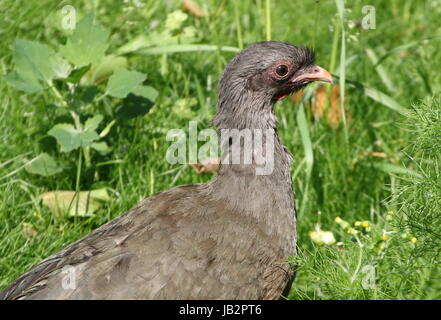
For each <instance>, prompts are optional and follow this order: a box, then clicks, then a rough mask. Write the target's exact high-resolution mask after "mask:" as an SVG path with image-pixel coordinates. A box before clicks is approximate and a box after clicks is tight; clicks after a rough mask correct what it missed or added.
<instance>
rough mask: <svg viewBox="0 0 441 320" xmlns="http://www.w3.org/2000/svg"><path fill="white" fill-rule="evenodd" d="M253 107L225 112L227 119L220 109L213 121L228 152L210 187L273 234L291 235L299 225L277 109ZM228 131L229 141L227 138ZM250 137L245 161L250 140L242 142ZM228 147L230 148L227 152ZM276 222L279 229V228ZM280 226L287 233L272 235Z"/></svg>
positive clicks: (227, 203)
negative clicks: (284, 227)
mask: <svg viewBox="0 0 441 320" xmlns="http://www.w3.org/2000/svg"><path fill="white" fill-rule="evenodd" d="M247 107H249V108H247ZM244 108H247V109H248V110H247V109H245V110H244ZM252 108H254V109H252V110H251V106H246V105H242V108H240V106H235V107H232V108H227V109H228V110H230V113H229V114H228V113H225V114H224V113H223V112H222V110H220V112H219V111H218V114H217V115H216V117H215V119H214V121H213V122H214V123H215V124H216V125H217V127H218V130H219V134H220V135H221V141H222V142H223V143H224V147H223V155H222V160H221V166H220V169H219V172H218V176H217V177H216V178H215V179H214V180H213V181H212V182H211V188H212V193H213V194H214V195H215V196H216V197H217V198H219V199H220V200H222V201H223V203H225V205H226V206H228V207H230V208H231V209H232V210H234V211H235V212H241V213H243V214H249V215H252V216H254V217H255V218H257V219H258V220H259V221H261V222H263V223H264V225H266V226H267V227H268V230H271V231H270V232H277V233H279V232H281V233H283V232H285V231H287V230H292V228H293V224H295V209H294V194H293V188H292V181H291V174H290V163H291V154H290V153H289V152H288V151H287V149H286V148H285V147H284V146H283V145H282V144H281V142H280V140H279V137H278V134H277V120H276V117H275V115H274V113H273V105H262V106H258V105H256V104H254V105H253V106H252ZM243 111H248V112H243ZM235 112H237V113H236V114H235ZM235 129H236V131H235ZM225 132H227V134H229V135H230V136H229V137H228V136H227V137H225V136H224V134H225ZM247 135H251V140H252V147H251V151H252V156H251V161H250V158H249V157H248V159H247V158H246V153H247V143H248V144H249V140H248V141H246V139H242V138H243V137H244V136H247ZM225 144H227V145H228V146H229V147H228V148H225ZM259 145H260V146H261V148H259V147H258V146H259ZM256 146H257V148H256ZM248 147H249V145H248ZM248 151H249V150H248ZM234 153H236V155H237V153H239V154H240V157H239V158H240V160H239V162H237V160H236V161H234ZM259 153H260V155H259ZM259 156H260V158H259ZM262 156H263V157H262ZM236 159H237V158H236ZM262 159H263V162H262ZM262 163H263V164H262ZM276 220H280V223H281V224H277V223H275V222H276ZM280 225H285V226H286V227H287V228H288V229H287V230H272V228H273V226H280ZM294 228H295V226H294Z"/></svg>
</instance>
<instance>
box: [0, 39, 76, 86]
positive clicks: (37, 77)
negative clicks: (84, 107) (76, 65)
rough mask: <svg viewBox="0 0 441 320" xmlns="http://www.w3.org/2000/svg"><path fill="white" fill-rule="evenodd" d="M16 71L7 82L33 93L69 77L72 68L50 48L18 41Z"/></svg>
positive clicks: (15, 59) (9, 76)
mask: <svg viewBox="0 0 441 320" xmlns="http://www.w3.org/2000/svg"><path fill="white" fill-rule="evenodd" d="M14 61H15V70H14V71H12V72H11V73H9V74H8V75H7V76H5V80H6V81H7V82H9V83H10V84H11V85H13V86H14V87H16V88H17V89H19V90H22V91H25V92H27V93H33V92H36V91H39V90H42V89H44V88H46V87H48V86H50V85H52V80H53V79H54V78H62V77H65V76H67V74H68V72H69V69H70V66H69V64H68V63H67V62H66V61H65V60H63V59H62V58H61V57H60V56H59V55H57V54H56V53H55V52H54V51H53V50H52V49H50V48H49V47H48V46H46V45H44V44H41V43H38V42H35V41H29V40H22V39H16V41H15V47H14Z"/></svg>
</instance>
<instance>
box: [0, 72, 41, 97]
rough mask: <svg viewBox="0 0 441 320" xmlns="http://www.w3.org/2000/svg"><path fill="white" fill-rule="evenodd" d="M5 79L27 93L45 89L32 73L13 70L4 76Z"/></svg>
mask: <svg viewBox="0 0 441 320" xmlns="http://www.w3.org/2000/svg"><path fill="white" fill-rule="evenodd" d="M4 79H5V81H6V82H8V83H9V84H10V85H12V86H14V87H15V88H17V89H18V90H21V91H24V92H26V93H34V92H37V91H40V90H42V89H44V87H43V86H42V85H41V84H40V82H39V81H38V80H37V78H36V77H34V76H33V75H32V74H31V73H26V74H18V73H17V72H15V71H13V72H10V73H8V74H7V75H6V76H4Z"/></svg>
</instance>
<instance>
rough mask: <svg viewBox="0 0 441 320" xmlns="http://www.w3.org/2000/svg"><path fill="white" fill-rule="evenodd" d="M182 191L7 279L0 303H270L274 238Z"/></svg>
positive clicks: (277, 265) (279, 252)
mask: <svg viewBox="0 0 441 320" xmlns="http://www.w3.org/2000/svg"><path fill="white" fill-rule="evenodd" d="M206 188H207V185H206V184H197V185H185V186H180V187H176V188H173V189H170V190H167V191H165V192H162V193H159V194H157V195H155V196H152V197H150V198H148V199H146V200H144V201H143V202H142V203H141V204H139V205H138V206H136V207H134V208H133V209H131V210H129V211H128V212H126V213H125V214H123V215H122V216H120V217H119V218H117V219H115V220H112V221H110V222H109V223H107V224H105V225H103V226H102V227H100V228H98V229H97V230H95V231H94V232H92V233H90V234H89V235H87V236H86V237H84V238H82V239H80V240H78V241H77V242H75V243H73V244H71V245H70V246H68V247H66V248H64V249H63V250H61V251H59V252H58V253H56V254H54V255H52V256H50V257H49V258H47V259H45V260H44V261H43V262H41V263H40V264H38V265H37V266H36V267H34V268H33V269H31V270H30V271H28V272H27V273H25V274H24V275H22V276H21V277H20V278H18V279H17V280H15V281H14V282H13V283H12V284H11V285H10V286H9V287H7V288H6V289H5V290H4V291H3V292H1V293H0V298H3V299H263V298H266V299H277V298H279V297H280V294H281V293H282V291H283V290H284V289H285V287H286V286H287V284H288V282H289V280H290V279H291V277H292V269H291V268H290V266H289V265H288V264H286V263H283V259H284V258H286V257H287V254H288V253H287V252H286V249H285V248H282V247H281V246H280V245H279V244H280V239H277V238H276V237H277V235H271V234H268V232H266V230H265V227H264V226H262V225H261V224H260V223H259V221H256V220H253V218H252V217H250V216H246V217H245V216H242V215H238V214H237V212H234V211H232V210H230V209H228V208H227V206H225V203H223V202H222V201H220V200H216V199H215V198H213V197H212V196H211V195H210V193H209V192H206Z"/></svg>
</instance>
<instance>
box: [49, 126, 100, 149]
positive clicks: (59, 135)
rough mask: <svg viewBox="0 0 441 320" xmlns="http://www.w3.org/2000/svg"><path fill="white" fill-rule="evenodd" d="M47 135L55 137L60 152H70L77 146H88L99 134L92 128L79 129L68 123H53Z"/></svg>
mask: <svg viewBox="0 0 441 320" xmlns="http://www.w3.org/2000/svg"><path fill="white" fill-rule="evenodd" d="M48 134H49V135H51V136H53V137H54V138H55V139H57V142H58V144H59V145H60V147H61V151H62V152H70V151H72V150H75V149H77V148H79V147H88V146H90V145H91V144H92V142H93V141H96V140H98V139H99V135H98V134H97V133H96V132H95V131H93V130H82V131H79V130H77V129H75V127H74V126H73V125H71V124H68V123H61V124H57V125H55V126H54V127H53V128H52V129H51V130H50V131H49V132H48Z"/></svg>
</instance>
